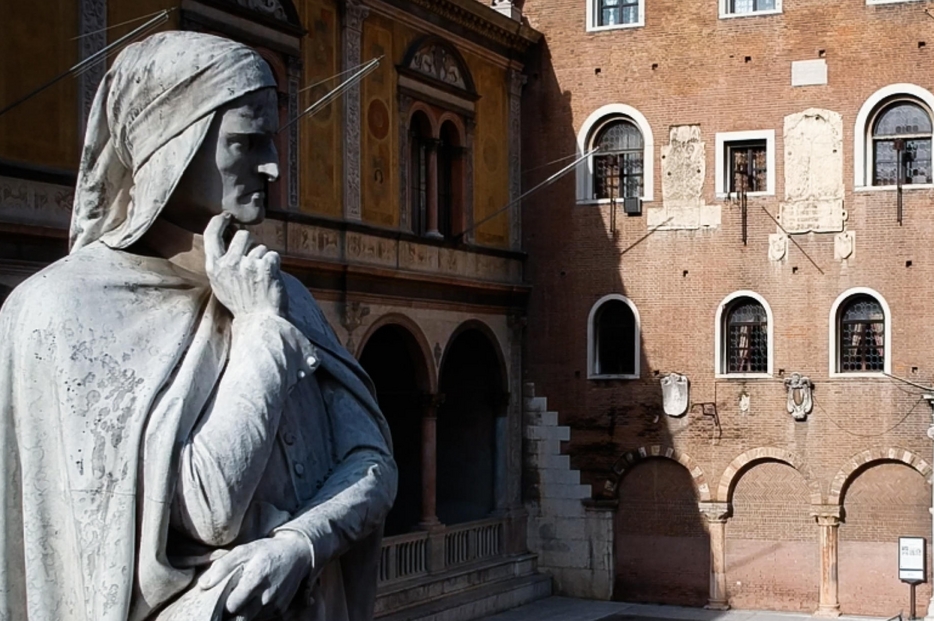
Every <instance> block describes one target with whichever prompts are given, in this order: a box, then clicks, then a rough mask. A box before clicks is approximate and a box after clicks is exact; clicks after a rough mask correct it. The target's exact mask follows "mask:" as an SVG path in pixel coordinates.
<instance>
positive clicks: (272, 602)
mask: <svg viewBox="0 0 934 621" xmlns="http://www.w3.org/2000/svg"><path fill="white" fill-rule="evenodd" d="M313 565H314V559H313V553H312V551H311V547H310V546H309V545H308V541H307V540H306V539H305V538H304V537H302V536H301V535H299V534H298V533H293V532H290V531H283V532H280V533H277V534H276V535H275V536H274V537H269V538H266V539H260V540H258V541H252V542H250V543H247V544H243V545H241V546H237V547H236V548H234V549H233V550H231V551H230V552H228V553H227V554H225V555H224V556H222V557H221V558H219V559H217V560H216V561H214V563H213V564H212V565H211V567H210V569H208V570H207V571H206V572H205V573H204V574H203V575H202V576H201V578H200V579H199V580H198V586H200V587H201V588H202V589H210V588H211V587H213V586H215V585H216V584H218V583H219V582H220V581H221V580H223V579H224V578H225V577H227V576H228V575H230V574H231V573H233V571H234V570H236V569H237V568H238V567H241V566H242V567H243V573H242V574H241V576H240V580H239V581H238V583H237V586H236V587H234V589H233V591H231V592H230V595H229V596H228V597H227V604H226V608H227V612H228V613H230V614H233V615H241V616H242V617H245V618H247V619H253V618H255V617H256V616H257V615H258V614H259V613H260V612H269V611H278V612H281V611H284V610H286V608H288V606H289V603H290V602H291V601H292V598H293V597H295V593H296V592H297V591H298V587H299V586H300V585H301V582H302V580H304V579H305V577H306V576H308V575H309V573H310V572H311V571H312V569H313Z"/></svg>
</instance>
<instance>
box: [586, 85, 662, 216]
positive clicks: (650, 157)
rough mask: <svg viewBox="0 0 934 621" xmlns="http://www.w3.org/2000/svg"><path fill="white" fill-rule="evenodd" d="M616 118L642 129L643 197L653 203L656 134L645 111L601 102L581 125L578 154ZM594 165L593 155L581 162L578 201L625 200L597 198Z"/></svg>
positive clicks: (607, 201) (603, 201) (602, 202)
mask: <svg viewBox="0 0 934 621" xmlns="http://www.w3.org/2000/svg"><path fill="white" fill-rule="evenodd" d="M615 119H620V120H625V121H629V122H630V123H633V124H634V125H635V126H636V127H638V128H639V131H641V132H642V149H643V156H642V168H643V170H642V197H641V198H642V201H643V202H646V203H649V202H652V201H653V200H655V138H654V136H653V134H652V127H651V126H650V125H649V122H648V120H647V119H646V118H645V115H643V114H642V113H641V112H639V111H638V110H636V109H635V108H633V107H632V106H629V105H626V104H621V103H613V104H607V105H605V106H601V107H600V108H598V109H597V110H594V111H593V112H592V113H591V114H590V116H588V117H587V119H586V120H585V121H584V124H583V125H581V128H580V131H578V133H577V153H578V157H580V156H582V155H583V154H584V153H587V152H588V151H589V150H590V148H591V144H592V143H593V140H594V139H595V138H596V137H597V134H598V133H599V131H600V128H601V127H603V126H604V125H605V124H606V123H608V122H610V121H613V120H615ZM593 177H594V165H593V156H591V157H589V158H587V159H586V160H584V161H583V162H581V163H580V164H579V165H578V166H577V204H578V205H609V204H610V201H612V200H616V201H617V202H621V201H622V199H619V198H617V199H609V198H601V199H595V198H593V187H594V183H593Z"/></svg>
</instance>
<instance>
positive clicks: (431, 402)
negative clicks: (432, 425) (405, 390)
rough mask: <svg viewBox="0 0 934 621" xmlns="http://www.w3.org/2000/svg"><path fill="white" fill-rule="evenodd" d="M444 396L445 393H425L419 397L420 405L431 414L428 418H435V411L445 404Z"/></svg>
mask: <svg viewBox="0 0 934 621" xmlns="http://www.w3.org/2000/svg"><path fill="white" fill-rule="evenodd" d="M444 396H445V395H444V393H443V392H435V393H432V392H424V393H422V394H421V395H419V405H421V406H422V407H423V408H425V409H426V410H429V411H430V412H431V413H430V414H428V416H434V415H435V410H437V409H438V408H439V407H441V405H442V404H443V403H444Z"/></svg>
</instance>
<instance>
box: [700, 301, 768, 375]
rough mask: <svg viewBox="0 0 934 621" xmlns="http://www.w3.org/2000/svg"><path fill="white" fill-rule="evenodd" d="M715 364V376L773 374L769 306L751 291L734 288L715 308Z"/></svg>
mask: <svg viewBox="0 0 934 621" xmlns="http://www.w3.org/2000/svg"><path fill="white" fill-rule="evenodd" d="M715 334H716V347H715V355H714V364H715V368H716V373H717V375H718V376H721V377H726V376H742V377H748V376H769V375H771V374H772V334H773V328H772V309H771V308H770V307H769V305H768V303H767V302H766V301H765V298H763V297H762V296H760V295H759V294H758V293H755V292H753V291H736V292H734V293H731V294H730V295H728V296H727V297H726V298H725V299H724V300H723V301H722V302H720V306H719V307H718V308H717V317H716V325H715Z"/></svg>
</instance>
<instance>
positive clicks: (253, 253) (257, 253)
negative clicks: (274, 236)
mask: <svg viewBox="0 0 934 621" xmlns="http://www.w3.org/2000/svg"><path fill="white" fill-rule="evenodd" d="M267 252H269V249H268V248H266V246H264V245H263V244H260V245H259V246H257V247H256V248H254V249H253V250H250V253H249V254H248V255H246V256H248V257H249V258H251V259H262V258H263V255H265V254H266V253H267Z"/></svg>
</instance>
